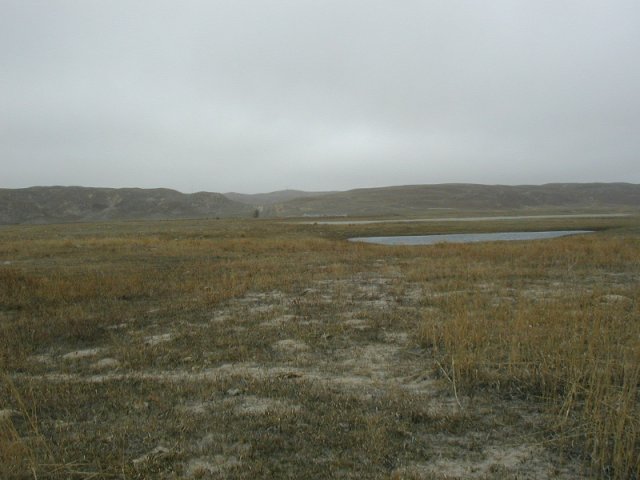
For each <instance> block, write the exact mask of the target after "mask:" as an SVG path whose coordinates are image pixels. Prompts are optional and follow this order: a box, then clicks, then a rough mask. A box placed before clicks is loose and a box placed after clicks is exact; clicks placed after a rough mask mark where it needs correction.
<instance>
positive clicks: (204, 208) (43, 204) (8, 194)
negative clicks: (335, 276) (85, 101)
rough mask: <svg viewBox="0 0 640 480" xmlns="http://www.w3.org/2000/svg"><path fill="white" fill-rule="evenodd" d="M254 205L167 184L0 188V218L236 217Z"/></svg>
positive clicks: (7, 220)
mask: <svg viewBox="0 0 640 480" xmlns="http://www.w3.org/2000/svg"><path fill="white" fill-rule="evenodd" d="M253 211H254V209H253V208H252V207H250V206H248V205H245V204H242V203H239V202H235V201H233V200H230V199H228V198H227V197H225V196H224V195H222V194H220V193H208V192H198V193H192V194H185V193H180V192H177V191H175V190H170V189H166V188H158V189H140V188H119V189H114V188H87V187H31V188H21V189H0V224H17V223H56V222H80V221H96V220H126V219H173V218H203V217H235V216H250V215H251V214H252V213H253Z"/></svg>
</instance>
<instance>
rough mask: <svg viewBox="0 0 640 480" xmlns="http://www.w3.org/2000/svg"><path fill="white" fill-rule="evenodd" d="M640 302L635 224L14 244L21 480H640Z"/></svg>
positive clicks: (2, 357) (51, 234)
mask: <svg viewBox="0 0 640 480" xmlns="http://www.w3.org/2000/svg"><path fill="white" fill-rule="evenodd" d="M574 228H575V229H593V230H597V233H594V234H591V235H588V236H575V237H567V238H559V239H554V240H545V241H536V242H514V243H486V244H473V245H436V246H428V247H384V246H376V245H364V244H354V243H350V242H347V241H345V239H346V238H348V237H351V236H367V235H393V234H428V233H445V232H468V231H483V232H491V231H499V230H509V231H514V230H544V229H574ZM639 299H640V218H638V217H637V216H630V217H625V218H600V219H586V218H573V219H538V220H535V221H529V222H527V221H515V220H514V221H501V222H497V221H496V222H480V223H464V224H452V223H450V222H448V223H446V224H444V223H443V224H438V223H429V224H428V225H427V224H413V223H409V224H380V225H356V226H349V225H303V224H292V223H285V222H277V221H266V220H244V221H239V220H238V221H234V220H210V221H170V222H122V223H97V224H71V225H49V226H21V227H2V228H0V478H79V479H80V478H82V479H87V478H126V479H130V478H131V479H133V478H166V479H174V478H394V479H400V478H409V479H419V478H426V479H445V478H486V479H503V478H513V479H515V478H518V479H527V478H530V479H537V478H559V479H568V478H584V477H592V478H617V479H623V478H638V476H639V472H640V440H639V438H640V437H639V434H640V408H639V406H638V385H639V381H640V305H639V301H638V300H639Z"/></svg>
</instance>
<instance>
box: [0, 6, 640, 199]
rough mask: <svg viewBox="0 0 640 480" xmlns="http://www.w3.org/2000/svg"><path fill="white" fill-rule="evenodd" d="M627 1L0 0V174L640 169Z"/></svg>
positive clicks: (396, 176)
mask: <svg viewBox="0 0 640 480" xmlns="http://www.w3.org/2000/svg"><path fill="white" fill-rule="evenodd" d="M636 58H640V4H638V3H637V2H635V1H612V2H596V1H558V2H534V1H507V0H503V1H495V2H473V1H461V0H454V1H429V2H424V1H417V0H405V1H402V2H392V1H390V0H387V1H371V0H369V1H364V0H358V1H356V0H353V1H349V0H347V1H340V2H338V1H334V0H327V1H321V2H319V1H311V0H295V1H294V0H287V1H285V0H282V1H258V0H254V1H249V0H237V1H224V2H222V1H217V2H216V1H213V2H212V1H204V0H201V1H196V0H191V1H184V2H177V1H166V0H162V1H154V2H151V1H144V0H137V1H126V2H125V1H122V0H115V1H95V2H84V1H80V0H52V1H49V2H36V1H29V0H7V1H4V2H3V3H2V4H1V5H0V66H1V68H0V82H1V87H2V88H1V90H0V107H1V108H0V110H1V112H2V113H0V166H1V167H2V170H3V172H4V174H3V176H2V179H3V182H0V183H1V185H0V186H4V187H20V186H28V185H34V184H52V183H60V184H85V185H105V186H122V185H128V186H133V185H135V186H143V187H152V186H167V187H173V188H178V189H181V190H183V191H195V190H213V191H227V190H237V191H247V192H256V191H268V190H275V189H279V188H285V187H291V188H306V189H346V188H352V187H363V186H373V185H387V184H401V183H435V182H449V181H452V182H460V181H467V182H481V183H542V182H548V181H598V180H600V181H619V180H623V181H632V182H639V181H640V168H638V167H637V164H639V162H638V158H637V152H638V151H639V150H640V148H639V147H640V137H639V136H638V135H637V134H636V132H638V131H640V94H639V92H638V88H637V85H640V64H639V63H638V62H637V61H636V60H635V59H636Z"/></svg>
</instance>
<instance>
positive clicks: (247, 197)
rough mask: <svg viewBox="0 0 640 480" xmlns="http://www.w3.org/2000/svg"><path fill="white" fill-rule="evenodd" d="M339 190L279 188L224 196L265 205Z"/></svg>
mask: <svg viewBox="0 0 640 480" xmlns="http://www.w3.org/2000/svg"><path fill="white" fill-rule="evenodd" d="M333 193H338V192H305V191H303V190H279V191H277V192H271V193H256V194H247V193H235V192H228V193H225V194H224V196H225V197H227V198H230V199H231V200H235V201H236V202H240V203H246V204H247V205H254V206H265V205H274V204H276V203H283V202H288V201H291V200H295V199H298V198H308V197H319V196H323V195H329V194H333Z"/></svg>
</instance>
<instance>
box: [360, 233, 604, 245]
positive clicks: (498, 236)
mask: <svg viewBox="0 0 640 480" xmlns="http://www.w3.org/2000/svg"><path fill="white" fill-rule="evenodd" d="M581 233H592V231H591V230H558V231H553V232H498V233H461V234H451V235H407V236H398V237H356V238H350V239H349V240H350V241H352V242H366V243H376V244H380V245H433V244H436V243H473V242H496V241H514V240H542V239H545V238H557V237H565V236H567V235H577V234H581Z"/></svg>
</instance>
